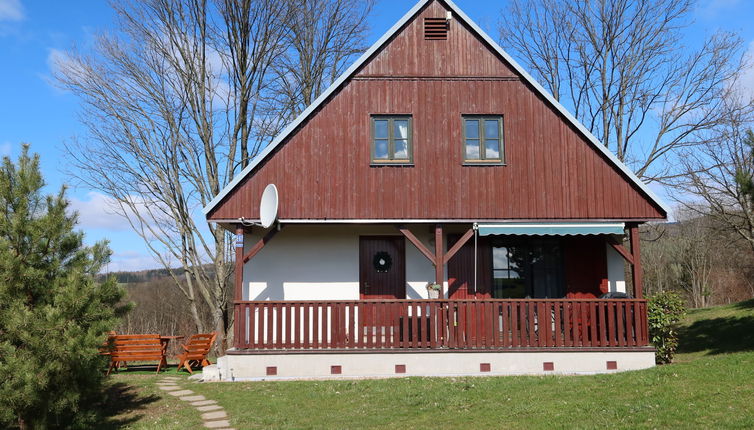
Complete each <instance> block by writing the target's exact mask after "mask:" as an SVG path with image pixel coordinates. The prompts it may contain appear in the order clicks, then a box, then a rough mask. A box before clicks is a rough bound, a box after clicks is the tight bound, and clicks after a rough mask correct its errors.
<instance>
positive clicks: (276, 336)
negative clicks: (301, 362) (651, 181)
mask: <svg viewBox="0 0 754 430" xmlns="http://www.w3.org/2000/svg"><path fill="white" fill-rule="evenodd" d="M235 321H236V323H235V333H234V335H235V347H236V348H237V349H250V350H323V349H330V350H352V349H367V350H368V349H506V348H585V347H594V348H610V347H637V346H639V347H641V346H647V345H648V344H649V341H648V336H647V302H646V300H636V299H621V300H603V299H589V300H570V299H560V300H551V299H536V300H496V299H492V300H368V301H347V300H334V301H275V302H273V301H258V302H236V304H235Z"/></svg>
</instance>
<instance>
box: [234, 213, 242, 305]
mask: <svg viewBox="0 0 754 430" xmlns="http://www.w3.org/2000/svg"><path fill="white" fill-rule="evenodd" d="M243 234H244V229H243V227H241V226H238V227H236V268H235V275H236V277H235V287H236V288H235V293H234V295H233V297H234V299H235V301H241V300H243V263H244V259H243Z"/></svg>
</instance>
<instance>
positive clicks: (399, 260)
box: [359, 236, 406, 300]
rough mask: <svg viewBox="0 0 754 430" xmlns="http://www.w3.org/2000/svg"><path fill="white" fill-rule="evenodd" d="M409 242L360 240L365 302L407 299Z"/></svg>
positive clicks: (376, 238)
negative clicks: (407, 246)
mask: <svg viewBox="0 0 754 430" xmlns="http://www.w3.org/2000/svg"><path fill="white" fill-rule="evenodd" d="M405 258H406V242H405V240H404V239H403V237H402V236H361V237H360V238H359V295H360V297H361V299H362V300H370V299H405V298H406V260H405Z"/></svg>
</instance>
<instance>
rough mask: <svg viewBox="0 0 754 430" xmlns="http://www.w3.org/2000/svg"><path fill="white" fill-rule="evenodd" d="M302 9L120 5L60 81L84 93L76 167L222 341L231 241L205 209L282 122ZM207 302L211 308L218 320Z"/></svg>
mask: <svg viewBox="0 0 754 430" xmlns="http://www.w3.org/2000/svg"><path fill="white" fill-rule="evenodd" d="M294 3H295V2H294ZM293 6H295V4H292V3H291V1H290V0H216V1H214V2H208V1H207V0H145V1H135V0H134V1H126V2H123V3H114V4H113V7H114V8H115V11H116V13H117V16H118V29H117V31H113V32H111V33H110V34H105V35H102V36H100V37H99V38H98V39H97V41H96V43H95V45H94V47H93V49H92V50H91V52H89V53H80V52H73V51H72V52H70V53H69V54H68V57H67V58H66V60H65V61H62V62H60V63H59V64H58V65H57V66H58V69H59V70H58V73H57V76H56V77H57V79H58V82H59V83H60V84H61V85H62V86H63V87H65V88H67V89H69V90H70V91H71V92H73V93H74V94H76V95H78V96H79V97H80V98H81V100H82V102H83V103H82V105H83V112H82V115H81V121H82V122H83V123H84V125H85V126H86V129H87V131H88V133H87V135H86V136H85V137H84V138H83V139H78V140H75V141H74V142H71V143H70V144H69V145H67V152H68V155H69V158H70V160H71V166H72V173H73V175H74V176H75V177H76V178H78V179H79V180H80V181H81V182H82V183H83V184H85V185H86V186H88V187H91V188H94V189H97V190H100V191H101V192H103V193H104V194H106V195H107V196H109V197H110V198H112V201H113V203H114V210H115V211H116V212H117V213H119V214H120V215H122V216H123V217H124V218H125V219H126V220H127V221H128V222H129V223H130V225H131V227H133V229H134V230H135V231H136V232H137V233H138V234H139V235H140V236H141V237H142V239H143V240H144V242H145V243H146V244H147V246H148V247H149V249H150V251H151V252H152V254H153V255H155V256H156V258H157V259H158V260H159V261H160V263H161V264H162V265H163V266H164V267H165V268H166V269H168V271H169V273H170V275H171V277H172V279H173V283H174V285H175V286H176V287H177V288H179V289H180V291H181V292H182V293H183V294H184V295H185V297H186V298H187V300H188V302H189V309H190V311H191V313H192V315H193V319H194V323H195V324H196V327H197V330H199V331H207V330H206V329H207V328H209V327H211V328H212V329H214V330H216V331H217V332H218V333H219V339H220V344H221V345H222V348H223V349H224V348H225V347H226V346H227V339H226V334H227V333H228V332H229V328H230V327H231V324H232V321H231V318H232V313H229V312H228V309H229V291H230V290H231V288H230V283H231V275H232V270H233V265H232V255H233V254H232V251H233V250H232V248H231V247H232V240H231V238H230V237H229V234H228V233H227V232H226V231H224V230H223V229H222V228H221V227H219V226H217V225H209V226H207V224H206V223H205V222H204V217H203V215H201V213H200V212H199V209H200V208H202V207H203V206H205V205H206V204H207V203H209V201H210V200H211V199H212V198H213V197H214V196H215V195H217V194H218V193H219V192H220V190H221V189H222V188H223V187H224V186H225V185H226V184H227V183H228V182H229V181H230V180H231V179H232V178H233V177H234V176H235V175H236V174H237V173H238V172H239V171H240V169H241V168H243V167H244V166H246V165H247V164H248V162H249V160H251V159H252V158H253V157H254V156H255V155H256V153H257V152H258V151H259V150H260V149H261V148H263V147H264V146H265V145H266V144H267V143H269V141H270V140H271V138H272V137H273V136H274V135H275V134H277V133H278V132H279V130H280V129H281V127H282V125H283V121H284V120H285V118H284V117H283V116H282V111H281V109H280V108H279V107H278V106H276V105H275V103H276V102H277V101H278V100H279V99H280V98H281V96H280V93H279V87H278V86H277V85H273V84H274V83H275V82H276V81H277V79H278V76H277V73H276V71H277V70H279V63H280V62H281V61H282V59H283V58H284V57H283V55H284V54H286V53H287V52H289V51H290V49H291V47H290V46H289V45H288V44H290V42H291V39H290V38H289V37H288V35H289V32H290V31H291V29H290V21H291V18H292V17H293V16H294V11H295V8H294V7H293ZM344 8H345V10H348V7H347V6H344ZM346 15H347V16H348V14H346ZM320 19H322V20H331V19H332V20H334V22H335V23H334V24H332V25H328V24H327V22H330V21H327V22H325V23H322V22H320V21H316V22H314V23H313V24H312V25H314V24H316V25H317V29H318V30H317V31H326V30H327V29H330V28H332V27H333V26H335V27H337V25H341V23H343V22H344V20H343V19H342V18H341V16H340V15H338V17H337V19H334V18H332V17H331V16H329V15H326V16H321V17H320ZM361 25H363V22H362V24H361ZM354 28H356V29H358V28H359V27H358V26H355V27H354ZM317 31H315V34H316V33H317ZM355 31H356V30H355ZM329 37H330V42H329V43H330V44H332V45H348V44H349V43H350V40H347V39H342V38H344V37H349V34H348V33H338V34H336V35H334V36H329ZM348 59H349V58H348V57H347V56H343V57H340V56H336V57H332V56H324V57H319V58H317V59H315V60H314V63H313V64H316V67H317V68H323V69H329V68H336V69H338V68H340V67H342V63H343V62H345V61H347V60H348ZM320 63H321V64H320ZM316 90H319V88H317V89H316ZM176 267H177V268H176ZM198 301H203V302H205V303H206V304H207V305H208V306H209V308H210V309H211V310H212V318H211V321H210V322H209V323H207V322H206V321H204V319H203V317H202V316H201V315H200V311H199V307H198V306H197V303H198Z"/></svg>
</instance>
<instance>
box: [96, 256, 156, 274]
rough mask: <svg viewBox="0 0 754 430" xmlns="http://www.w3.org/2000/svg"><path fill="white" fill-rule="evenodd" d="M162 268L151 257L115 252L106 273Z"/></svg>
mask: <svg viewBox="0 0 754 430" xmlns="http://www.w3.org/2000/svg"><path fill="white" fill-rule="evenodd" d="M160 268H162V266H161V265H160V263H159V262H158V261H157V260H156V259H155V258H154V257H152V256H151V255H146V254H142V253H140V252H138V251H122V252H115V253H114V254H113V255H112V257H111V258H110V263H109V264H108V265H107V270H106V271H107V272H132V271H136V270H145V269H160Z"/></svg>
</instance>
